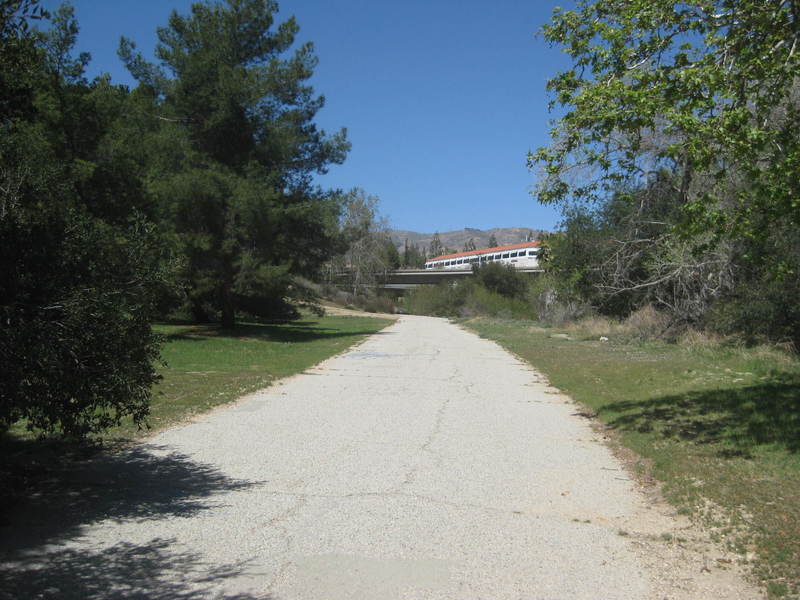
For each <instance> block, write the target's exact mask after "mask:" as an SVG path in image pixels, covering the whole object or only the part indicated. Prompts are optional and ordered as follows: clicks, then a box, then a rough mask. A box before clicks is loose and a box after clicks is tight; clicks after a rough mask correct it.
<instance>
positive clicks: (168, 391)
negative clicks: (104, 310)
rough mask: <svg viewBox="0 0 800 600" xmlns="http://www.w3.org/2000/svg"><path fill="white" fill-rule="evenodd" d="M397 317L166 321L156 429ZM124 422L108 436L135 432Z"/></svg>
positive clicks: (300, 366) (298, 367) (153, 415)
mask: <svg viewBox="0 0 800 600" xmlns="http://www.w3.org/2000/svg"><path fill="white" fill-rule="evenodd" d="M391 323H392V321H389V320H386V319H376V318H371V317H363V318H362V317H349V316H346V317H338V316H327V317H322V318H318V317H313V318H312V317H307V318H306V319H305V320H302V321H294V322H290V323H282V324H269V325H260V324H244V325H239V326H238V327H237V328H236V329H234V330H233V331H225V330H223V329H221V328H219V327H217V326H213V325H212V326H209V325H158V326H156V329H157V330H158V331H159V332H160V333H162V334H164V335H165V336H166V338H167V343H166V344H165V345H164V349H163V352H162V355H163V357H164V360H165V362H166V365H165V366H164V367H162V368H161V375H162V377H163V379H162V380H161V382H160V383H159V384H158V385H157V386H156V387H155V389H154V390H153V391H154V394H153V403H152V405H151V412H150V417H149V419H148V420H149V423H150V426H151V427H152V428H153V429H161V428H163V427H166V426H169V425H171V424H173V423H176V422H179V421H182V420H185V419H186V418H188V417H190V416H191V415H193V414H196V413H199V412H203V411H206V410H208V409H210V408H213V407H215V406H218V405H220V404H224V403H226V402H230V401H231V400H234V399H236V398H238V397H240V396H242V395H244V394H248V393H250V392H253V391H255V390H258V389H260V388H263V387H266V386H268V385H269V384H270V383H271V382H273V381H275V380H276V379H280V378H282V377H288V376H289V375H294V374H295V373H300V372H302V371H303V370H305V369H307V368H308V367H310V366H312V365H315V364H316V363H318V362H320V361H322V360H325V359H326V358H328V357H330V356H333V355H334V354H337V353H339V352H342V351H343V350H345V349H347V348H348V347H350V346H352V345H353V344H355V343H357V342H360V341H361V340H363V339H364V338H365V337H366V336H367V335H370V334H372V333H375V332H377V331H379V330H381V329H383V328H384V327H386V326H387V325H389V324H391ZM135 433H136V427H135V426H134V425H133V424H131V423H124V424H123V425H122V426H121V427H119V428H116V429H114V430H111V431H109V432H108V433H107V434H106V435H107V436H114V437H119V436H120V435H121V436H123V437H124V436H130V435H134V434H135Z"/></svg>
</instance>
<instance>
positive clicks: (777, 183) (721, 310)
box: [529, 0, 800, 344]
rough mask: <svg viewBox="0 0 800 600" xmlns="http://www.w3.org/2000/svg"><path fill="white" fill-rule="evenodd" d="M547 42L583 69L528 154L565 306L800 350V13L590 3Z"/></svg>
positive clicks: (568, 74) (713, 5)
mask: <svg viewBox="0 0 800 600" xmlns="http://www.w3.org/2000/svg"><path fill="white" fill-rule="evenodd" d="M542 35H543V36H544V38H545V39H546V40H547V41H549V42H550V43H551V44H553V45H555V46H558V47H561V48H563V50H564V51H565V52H566V53H567V54H568V55H569V56H570V57H571V61H572V65H571V67H570V68H568V69H567V70H565V71H563V72H561V73H558V74H557V75H555V76H554V77H553V78H552V79H550V80H549V82H548V84H547V86H548V89H549V90H550V91H551V93H552V103H551V108H559V110H560V113H561V114H562V115H563V116H561V117H560V118H559V119H557V120H556V121H555V123H554V128H553V141H552V143H551V144H550V145H549V146H546V147H543V148H539V149H538V150H537V151H535V152H533V153H531V154H530V156H529V164H530V166H531V167H532V168H534V169H537V170H538V172H539V173H540V179H539V184H538V187H537V189H536V191H535V195H536V197H537V198H538V200H539V201H540V202H542V203H544V204H549V205H555V206H558V207H560V208H561V210H562V213H563V216H564V220H563V224H562V228H561V231H560V232H559V233H557V234H556V235H553V236H551V237H550V239H549V240H548V251H549V255H550V257H551V261H550V266H549V268H550V271H551V273H553V274H554V276H555V281H556V282H557V289H558V294H559V295H560V297H561V298H562V299H563V300H564V301H565V302H568V301H569V302H575V301H577V302H579V303H581V302H582V303H584V304H588V305H590V306H591V307H593V308H594V309H596V310H599V311H600V312H602V313H605V314H608V315H612V316H618V317H624V316H626V315H628V314H630V313H631V312H632V311H635V310H637V309H638V308H641V307H643V306H645V305H652V306H654V307H656V308H657V309H659V310H661V311H662V312H663V313H665V314H667V315H668V316H669V317H670V320H671V323H672V324H674V325H691V326H695V327H705V328H710V329H712V330H715V331H720V332H723V333H729V334H737V335H743V336H744V337H745V338H746V339H747V340H750V341H757V340H775V341H782V342H793V343H794V344H797V343H798V342H800V303H798V301H797V298H798V295H800V227H798V226H800V179H799V178H798V173H800V134H798V132H800V83H799V82H798V73H800V69H798V66H799V65H798V60H799V59H800V48H798V45H799V44H798V38H800V4H798V3H797V2H796V1H794V0H790V1H785V0H702V1H701V0H694V1H691V2H674V1H672V0H629V1H626V2H596V1H594V0H581V1H579V2H578V3H577V6H576V8H575V9H574V10H563V11H562V10H557V11H556V12H555V13H554V15H553V19H552V21H551V23H549V24H548V25H546V26H545V27H544V28H543V30H542Z"/></svg>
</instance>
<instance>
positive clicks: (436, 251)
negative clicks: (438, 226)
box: [428, 231, 445, 256]
mask: <svg viewBox="0 0 800 600" xmlns="http://www.w3.org/2000/svg"><path fill="white" fill-rule="evenodd" d="M444 253H445V248H444V246H443V245H442V240H441V238H439V232H438V231H437V232H435V233H434V234H433V239H432V240H431V244H430V246H429V248H428V254H429V255H430V256H441V255H442V254H444Z"/></svg>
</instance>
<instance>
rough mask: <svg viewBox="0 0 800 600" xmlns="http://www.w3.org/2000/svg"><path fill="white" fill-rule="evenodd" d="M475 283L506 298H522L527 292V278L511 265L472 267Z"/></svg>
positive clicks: (490, 264) (497, 264)
mask: <svg viewBox="0 0 800 600" xmlns="http://www.w3.org/2000/svg"><path fill="white" fill-rule="evenodd" d="M472 271H473V273H474V274H475V282H476V283H478V285H481V286H483V287H484V288H485V289H487V290H489V291H490V292H494V293H495V294H499V295H501V296H505V297H506V298H523V297H524V296H525V292H526V291H527V290H528V283H529V282H528V277H527V275H524V274H523V273H520V272H519V271H517V270H516V269H515V268H514V267H513V265H503V264H500V263H488V264H485V265H482V266H478V265H473V267H472Z"/></svg>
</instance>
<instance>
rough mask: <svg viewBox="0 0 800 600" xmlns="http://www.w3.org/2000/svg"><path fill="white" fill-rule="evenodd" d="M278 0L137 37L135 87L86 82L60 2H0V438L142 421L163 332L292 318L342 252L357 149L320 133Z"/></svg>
mask: <svg viewBox="0 0 800 600" xmlns="http://www.w3.org/2000/svg"><path fill="white" fill-rule="evenodd" d="M276 12H277V4H276V3H275V2H274V1H272V0H226V1H225V2H210V1H207V2H198V3H196V4H194V5H192V7H191V10H190V12H189V14H186V15H182V14H179V13H177V12H173V13H172V14H171V16H170V17H169V21H168V22H167V23H166V25H165V26H164V27H161V28H159V29H158V44H157V46H156V49H155V57H154V60H149V59H147V58H146V57H144V56H143V55H142V54H141V53H140V52H138V51H137V48H136V43H135V41H134V40H128V39H124V38H123V39H122V40H121V42H120V46H119V57H120V59H121V60H122V61H123V63H124V64H125V66H126V67H127V69H128V70H129V72H130V73H131V75H132V76H133V77H134V78H135V80H136V82H137V83H136V85H135V86H134V87H133V88H132V89H130V88H128V87H127V86H123V85H117V84H115V83H114V82H112V81H111V79H110V77H109V76H107V75H103V76H100V77H96V78H94V79H93V80H91V81H90V80H88V79H87V77H86V74H85V73H86V67H87V65H88V64H89V61H90V56H89V55H88V54H86V53H80V54H77V53H75V51H74V47H75V42H76V39H77V35H78V31H79V27H78V23H77V22H76V19H75V15H74V10H73V8H72V7H71V6H69V5H67V4H65V5H62V6H61V7H60V8H58V9H57V10H56V11H54V12H53V14H52V15H48V14H47V13H46V12H45V11H43V10H42V8H41V7H40V6H39V5H38V3H37V0H0V36H2V37H0V247H1V248H2V252H0V273H2V276H0V322H2V326H0V327H1V329H0V369H2V372H3V377H2V378H0V430H2V429H5V428H7V427H9V426H10V425H11V424H13V423H15V422H18V421H20V420H25V422H26V423H27V425H28V427H29V428H31V429H35V430H38V431H42V432H46V433H52V432H59V433H62V434H65V435H69V436H83V435H86V434H88V433H91V432H96V431H99V430H101V429H104V428H106V427H108V426H110V425H113V424H116V423H119V421H120V420H121V419H122V418H123V417H127V416H130V417H132V418H133V419H134V421H135V422H137V423H144V421H145V418H146V416H147V412H148V406H149V399H150V394H151V387H152V385H153V383H154V382H156V381H157V379H158V376H157V371H156V364H157V360H158V359H159V346H160V340H159V338H158V336H157V335H155V334H154V333H153V331H152V328H151V323H152V322H153V320H155V319H157V318H159V317H162V316H163V315H165V314H166V313H167V312H168V311H179V312H181V313H183V314H187V315H190V316H191V317H192V318H193V319H194V320H195V321H196V322H206V321H217V322H220V323H221V324H222V325H223V326H226V327H232V326H234V325H235V323H236V320H237V316H238V315H240V314H243V313H244V314H247V315H249V316H254V317H265V318H288V317H291V316H292V315H294V314H296V309H295V305H296V304H297V303H303V302H308V301H311V300H313V298H312V297H311V295H310V292H309V291H308V290H307V289H305V288H304V287H303V285H302V284H300V283H298V282H301V281H302V279H301V277H309V278H312V277H316V276H317V275H318V273H319V271H320V269H321V267H322V265H323V263H324V262H325V261H326V260H328V259H329V257H330V256H331V255H333V254H336V253H338V252H341V251H343V250H344V248H345V246H346V240H343V238H342V235H341V228H340V219H341V214H342V212H341V211H342V206H343V205H344V204H345V200H344V199H343V194H342V193H341V192H338V191H336V190H324V189H322V188H320V187H319V186H317V185H315V184H314V183H313V177H314V175H315V174H317V173H324V172H325V171H326V169H327V168H328V167H329V166H330V165H332V164H338V163H341V162H342V161H343V160H344V159H345V157H346V154H347V152H348V150H349V147H350V145H349V142H348V141H347V137H346V132H345V130H344V129H342V130H341V131H338V132H334V133H332V134H329V133H326V132H325V131H322V130H320V129H319V128H318V127H317V125H316V124H315V122H314V119H315V116H316V114H317V112H318V111H319V110H320V109H321V108H322V106H323V104H324V98H323V97H322V96H320V95H317V94H316V93H315V92H314V90H313V88H312V87H311V86H310V85H309V84H308V81H309V79H310V77H311V76H312V74H313V72H314V68H315V67H316V64H317V59H316V57H315V55H314V51H313V46H312V45H311V44H310V43H308V44H303V45H300V46H297V47H296V45H295V37H296V35H297V32H298V25H297V23H296V22H295V20H294V19H293V18H289V19H288V20H286V21H284V22H282V23H276V22H275V14H276Z"/></svg>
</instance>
